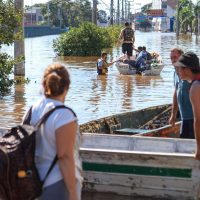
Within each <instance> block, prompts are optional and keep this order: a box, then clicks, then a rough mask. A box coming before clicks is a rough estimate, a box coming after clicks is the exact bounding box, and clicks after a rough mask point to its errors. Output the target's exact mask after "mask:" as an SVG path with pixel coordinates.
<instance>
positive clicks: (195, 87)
mask: <svg viewBox="0 0 200 200" xmlns="http://www.w3.org/2000/svg"><path fill="white" fill-rule="evenodd" d="M190 94H191V95H195V94H198V95H199V94H200V81H194V82H193V83H192V85H191V88H190Z"/></svg>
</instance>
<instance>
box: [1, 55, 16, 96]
mask: <svg viewBox="0 0 200 200" xmlns="http://www.w3.org/2000/svg"><path fill="white" fill-rule="evenodd" d="M13 64H14V61H13V60H12V59H11V57H10V56H9V55H8V54H6V53H1V54H0V95H2V94H4V93H5V92H7V91H8V90H9V87H10V86H11V85H12V84H13V82H14V81H13V79H10V74H11V73H12V71H13Z"/></svg>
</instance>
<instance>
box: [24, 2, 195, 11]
mask: <svg viewBox="0 0 200 200" xmlns="http://www.w3.org/2000/svg"><path fill="white" fill-rule="evenodd" d="M47 1H49V0H24V4H25V5H30V6H31V5H34V4H36V3H46V2H47ZM91 1H92V0H91ZM134 1H135V3H136V5H135V7H136V8H139V7H141V6H143V5H145V4H148V3H150V2H152V0H143V1H142V2H141V0H134ZM192 1H193V2H194V3H196V2H197V0H192ZM102 2H104V4H103V3H102ZM114 2H116V0H114ZM99 3H101V4H100V5H99V6H100V7H102V8H103V7H104V6H105V7H107V9H108V7H109V5H110V0H99ZM137 4H140V5H137ZM106 5H107V6H106ZM102 8H100V9H102Z"/></svg>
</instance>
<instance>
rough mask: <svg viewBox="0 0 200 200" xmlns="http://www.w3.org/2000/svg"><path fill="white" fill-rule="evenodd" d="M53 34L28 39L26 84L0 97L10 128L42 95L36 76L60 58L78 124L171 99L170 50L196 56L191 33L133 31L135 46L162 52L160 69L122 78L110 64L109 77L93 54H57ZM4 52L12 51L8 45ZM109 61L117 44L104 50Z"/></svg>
mask: <svg viewBox="0 0 200 200" xmlns="http://www.w3.org/2000/svg"><path fill="white" fill-rule="evenodd" d="M55 38H57V36H45V37H37V38H28V39H26V41H25V46H26V77H28V78H29V79H30V80H31V82H30V83H29V84H27V85H23V86H18V85H16V86H15V87H13V88H12V90H11V92H10V94H8V95H6V96H5V97H4V98H3V99H1V100H0V109H1V110H0V119H1V120H0V125H1V126H3V127H8V126H12V125H13V124H16V123H17V122H20V120H21V117H22V116H23V114H24V112H25V110H26V109H28V108H29V107H30V106H31V105H32V103H33V102H35V101H36V100H37V99H38V98H39V97H40V96H41V79H42V75H43V71H44V69H45V68H46V66H47V65H48V64H50V63H52V62H54V61H60V62H62V63H64V64H66V66H67V67H68V69H69V71H70V74H71V81H72V84H71V88H70V91H69V95H68V98H67V100H66V103H67V104H68V105H70V107H72V108H73V109H74V110H75V112H76V113H77V114H78V117H79V120H80V123H83V122H86V121H88V120H91V119H96V118H99V117H103V116H107V115H111V114H116V113H120V112H127V111H130V110H136V109H141V108H145V107H149V106H154V105H161V104H165V103H171V101H172V93H173V72H174V68H173V67H172V66H171V63H170V60H169V53H170V49H171V48H174V47H177V46H178V47H180V48H182V49H183V50H184V51H186V50H193V51H194V52H196V53H197V54H199V55H200V50H199V47H198V45H197V44H196V37H195V36H192V37H191V36H187V37H180V38H179V40H178V41H177V40H176V36H175V34H174V33H160V32H151V33H142V32H136V42H135V47H138V46H146V47H147V49H148V51H157V52H159V53H160V54H161V56H162V58H163V62H164V65H165V67H164V69H163V71H162V73H161V75H160V76H156V77H155V76H154V77H153V76H123V75H120V74H119V73H118V71H117V69H116V67H115V66H112V67H110V68H109V74H108V76H97V73H96V61H97V59H98V57H84V58H83V57H60V58H59V57H56V56H55V53H54V52H53V49H52V41H53V40H54V39H55ZM3 51H7V52H9V53H10V54H11V55H13V46H11V47H4V48H3ZM108 52H109V60H115V59H116V58H117V57H119V56H120V55H121V47H117V48H114V49H113V50H109V51H108Z"/></svg>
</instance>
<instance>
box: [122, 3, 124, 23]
mask: <svg viewBox="0 0 200 200" xmlns="http://www.w3.org/2000/svg"><path fill="white" fill-rule="evenodd" d="M122 22H123V23H124V0H122Z"/></svg>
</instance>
